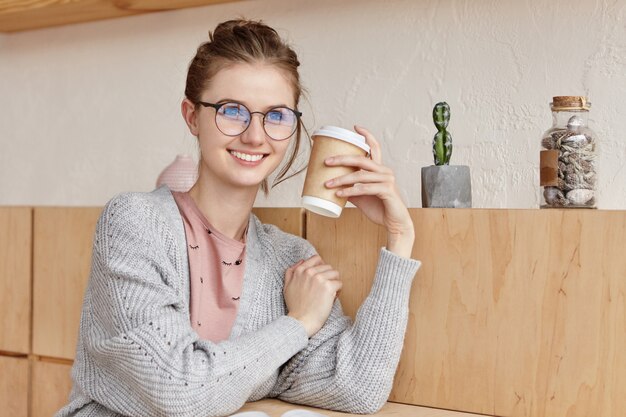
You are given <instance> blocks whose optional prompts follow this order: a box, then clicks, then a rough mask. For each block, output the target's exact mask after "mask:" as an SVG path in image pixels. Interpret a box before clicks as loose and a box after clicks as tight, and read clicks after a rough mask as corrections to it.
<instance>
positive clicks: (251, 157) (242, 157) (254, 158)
mask: <svg viewBox="0 0 626 417" xmlns="http://www.w3.org/2000/svg"><path fill="white" fill-rule="evenodd" d="M229 153H230V154H231V155H232V156H234V157H235V159H237V160H239V161H241V162H252V163H254V162H258V161H260V160H261V159H263V158H264V157H265V156H267V155H266V154H249V153H244V152H238V151H229Z"/></svg>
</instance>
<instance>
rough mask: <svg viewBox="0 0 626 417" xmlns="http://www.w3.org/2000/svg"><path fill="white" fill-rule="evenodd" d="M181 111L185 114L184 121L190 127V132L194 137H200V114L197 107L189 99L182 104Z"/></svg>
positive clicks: (185, 99)
mask: <svg viewBox="0 0 626 417" xmlns="http://www.w3.org/2000/svg"><path fill="white" fill-rule="evenodd" d="M180 111H181V113H182V114H183V119H185V123H187V126H188V127H189V131H190V132H191V134H192V135H194V136H196V137H197V136H198V112H197V109H196V105H195V104H193V103H192V102H191V100H189V99H188V98H186V97H185V98H184V99H183V102H182V103H180Z"/></svg>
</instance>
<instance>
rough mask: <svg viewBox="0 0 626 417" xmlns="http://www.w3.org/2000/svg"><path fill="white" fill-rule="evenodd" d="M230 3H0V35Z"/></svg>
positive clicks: (127, 0)
mask: <svg viewBox="0 0 626 417" xmlns="http://www.w3.org/2000/svg"><path fill="white" fill-rule="evenodd" d="M226 1H233V0H180V1H179V0H176V1H169V0H0V32H15V31H20V30H28V29H37V28H43V27H49V26H58V25H67V24H71V23H78V22H88V21H93V20H102V19H110V18H114V17H124V16H131V15H134V14H139V13H145V12H154V11H159V10H172V9H182V8H186V7H195V6H204V5H209V4H214V3H223V2H226Z"/></svg>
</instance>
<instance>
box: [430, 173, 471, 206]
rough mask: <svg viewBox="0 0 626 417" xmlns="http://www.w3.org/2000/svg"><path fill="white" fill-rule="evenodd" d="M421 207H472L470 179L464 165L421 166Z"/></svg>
mask: <svg viewBox="0 0 626 417" xmlns="http://www.w3.org/2000/svg"><path fill="white" fill-rule="evenodd" d="M422 207H443V208H469V207H472V179H471V177H470V169H469V167H468V166H465V165H439V166H438V165H431V166H428V167H424V168H422Z"/></svg>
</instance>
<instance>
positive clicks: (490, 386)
mask: <svg viewBox="0 0 626 417" xmlns="http://www.w3.org/2000/svg"><path fill="white" fill-rule="evenodd" d="M410 211H411V215H412V217H413V221H414V224H415V230H416V236H417V238H416V243H415V246H414V251H413V257H414V258H416V259H420V260H421V261H422V262H423V265H422V268H421V269H420V271H419V272H418V274H417V277H416V281H415V283H414V285H413V289H412V296H411V306H410V319H409V325H408V330H407V334H406V339H405V347H404V350H403V354H402V358H401V361H400V365H399V368H398V369H399V370H398V373H397V374H396V379H395V383H394V389H393V392H392V395H391V397H390V399H391V400H392V401H398V402H403V403H410V404H419V405H426V406H431V407H440V408H448V409H456V410H463V411H469V412H475V413H484V414H489V415H498V416H511V417H518V416H519V417H583V416H603V417H621V416H624V415H626V349H625V348H624V347H625V346H626V257H625V256H624V255H623V253H624V248H625V247H626V212H624V211H599V210H476V209H474V210H469V209H468V210H465V209H411V210H410ZM307 230H308V237H309V240H311V242H312V243H313V244H314V245H315V246H316V247H317V249H318V251H319V252H320V254H321V255H322V257H324V258H325V259H326V261H328V262H329V263H331V264H333V265H334V266H335V267H337V268H338V269H339V270H340V272H341V273H342V276H343V279H344V287H343V290H342V294H341V299H342V302H343V304H344V306H345V310H346V311H347V312H348V313H349V314H351V315H353V314H354V312H355V311H356V307H357V306H358V305H359V304H360V303H361V302H362V300H363V298H364V296H365V295H366V294H367V292H368V291H369V288H370V285H371V279H372V275H373V273H374V268H375V265H374V263H375V262H372V261H371V258H373V257H375V254H376V252H377V250H378V247H379V246H381V245H384V243H385V242H384V235H383V234H382V233H381V231H380V229H379V228H378V227H375V226H371V225H369V224H368V221H367V220H365V219H364V218H363V217H362V216H361V215H360V213H359V212H358V211H356V210H355V209H348V210H346V211H345V212H344V214H342V217H341V218H340V219H339V220H328V219H324V218H321V217H319V216H314V215H307ZM324 230H327V231H328V232H327V233H324V232H323V231H324ZM355 230H359V235H358V237H356V236H355V234H354V231H355ZM349 249H354V250H349Z"/></svg>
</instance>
